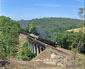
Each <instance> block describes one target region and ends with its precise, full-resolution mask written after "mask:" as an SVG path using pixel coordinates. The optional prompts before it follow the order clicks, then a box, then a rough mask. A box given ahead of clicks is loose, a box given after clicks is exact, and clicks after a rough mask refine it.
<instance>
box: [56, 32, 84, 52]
mask: <svg viewBox="0 0 85 69" xmlns="http://www.w3.org/2000/svg"><path fill="white" fill-rule="evenodd" d="M55 38H56V41H57V42H58V44H59V45H60V46H61V48H64V49H68V50H72V49H73V48H75V49H76V50H77V52H79V53H83V54H85V33H82V34H81V33H72V32H64V33H58V34H56V37H55Z"/></svg>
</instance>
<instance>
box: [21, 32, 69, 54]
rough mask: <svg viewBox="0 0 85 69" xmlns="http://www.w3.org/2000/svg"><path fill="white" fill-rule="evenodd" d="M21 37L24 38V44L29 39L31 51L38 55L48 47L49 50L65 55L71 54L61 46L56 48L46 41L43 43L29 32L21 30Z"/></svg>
mask: <svg viewBox="0 0 85 69" xmlns="http://www.w3.org/2000/svg"><path fill="white" fill-rule="evenodd" d="M19 35H20V36H19V39H20V40H22V42H23V44H24V43H25V42H27V41H28V48H29V49H30V51H31V52H32V53H34V54H36V55H38V54H39V53H41V52H42V51H44V50H45V49H46V48H47V49H49V50H52V51H53V52H55V53H57V54H61V55H62V54H63V55H69V53H67V52H65V51H63V50H62V49H60V48H55V47H53V46H50V45H48V44H46V43H43V42H41V41H39V40H37V39H35V38H32V37H31V36H30V35H29V34H28V33H26V32H20V34H19Z"/></svg>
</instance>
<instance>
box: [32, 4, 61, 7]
mask: <svg viewBox="0 0 85 69" xmlns="http://www.w3.org/2000/svg"><path fill="white" fill-rule="evenodd" d="M33 5H34V6H40V7H61V5H57V4H33Z"/></svg>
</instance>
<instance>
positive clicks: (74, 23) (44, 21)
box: [19, 17, 81, 33]
mask: <svg viewBox="0 0 85 69" xmlns="http://www.w3.org/2000/svg"><path fill="white" fill-rule="evenodd" d="M27 22H28V24H30V23H34V24H35V25H36V26H37V27H38V28H41V29H44V30H45V31H46V32H50V33H53V32H62V31H65V30H69V29H72V28H77V27H79V24H81V20H78V19H70V18H56V17H49V18H40V19H32V20H29V21H27V20H24V21H19V23H20V25H21V26H22V27H25V25H23V24H27ZM28 24H27V25H28ZM27 25H26V26H27Z"/></svg>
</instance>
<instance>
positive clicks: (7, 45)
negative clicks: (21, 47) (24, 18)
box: [0, 16, 20, 57]
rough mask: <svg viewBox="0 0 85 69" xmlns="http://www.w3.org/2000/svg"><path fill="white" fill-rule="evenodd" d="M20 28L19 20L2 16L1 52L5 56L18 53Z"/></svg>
mask: <svg viewBox="0 0 85 69" xmlns="http://www.w3.org/2000/svg"><path fill="white" fill-rule="evenodd" d="M19 30H20V26H19V24H18V22H17V21H14V20H11V19H10V18H9V17H5V16H0V54H2V55H3V56H5V57H8V56H15V55H16V52H17V45H18V43H19V40H18V36H19V33H18V32H19Z"/></svg>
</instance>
